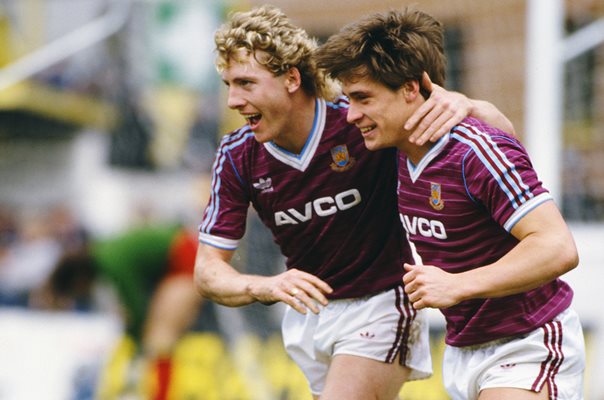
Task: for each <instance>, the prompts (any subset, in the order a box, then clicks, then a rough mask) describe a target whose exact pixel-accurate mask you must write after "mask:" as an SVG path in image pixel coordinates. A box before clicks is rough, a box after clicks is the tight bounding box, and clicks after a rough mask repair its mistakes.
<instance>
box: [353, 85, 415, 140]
mask: <svg viewBox="0 0 604 400" xmlns="http://www.w3.org/2000/svg"><path fill="white" fill-rule="evenodd" d="M414 87H415V88H416V89H418V87H417V83H415V84H414V83H413V82H409V83H406V84H404V85H403V86H402V87H401V88H400V89H398V90H392V89H390V88H388V87H386V86H384V85H382V84H380V83H378V82H376V81H374V80H372V79H370V78H369V77H367V76H357V77H355V78H354V79H349V80H344V81H342V89H343V92H344V94H346V96H348V98H349V100H350V107H349V108H348V116H347V120H348V122H349V123H351V124H354V125H356V126H357V127H358V128H359V129H360V130H361V134H362V135H363V139H364V140H365V146H366V147H367V148H368V149H369V150H378V149H383V148H386V147H398V148H401V146H403V145H405V144H406V142H407V137H408V136H409V134H410V132H407V131H405V130H404V129H403V126H404V124H405V122H406V121H407V119H408V118H409V117H410V116H411V114H412V113H413V111H415V109H416V108H417V107H418V106H419V105H418V101H419V100H418V93H417V90H415V91H414V90H413V88H414ZM419 97H421V96H419Z"/></svg>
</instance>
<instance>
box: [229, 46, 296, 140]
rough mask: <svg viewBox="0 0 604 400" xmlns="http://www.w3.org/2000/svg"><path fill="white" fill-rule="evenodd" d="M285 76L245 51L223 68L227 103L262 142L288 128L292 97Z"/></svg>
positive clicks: (274, 138)
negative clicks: (267, 67) (275, 73)
mask: <svg viewBox="0 0 604 400" xmlns="http://www.w3.org/2000/svg"><path fill="white" fill-rule="evenodd" d="M285 79H286V78H285V77H283V76H275V75H274V74H273V73H272V72H270V71H269V70H268V69H266V68H265V67H264V66H262V65H261V64H259V63H258V61H256V59H255V58H254V57H253V55H248V54H245V53H243V51H242V52H240V53H239V54H238V55H237V57H236V59H231V60H230V64H229V66H228V68H226V69H225V70H224V71H223V72H222V80H223V81H224V83H225V84H226V85H227V87H228V99H227V105H228V106H229V108H231V109H234V110H237V111H239V113H240V114H241V115H242V116H243V117H244V118H245V120H246V121H247V123H248V125H249V126H250V128H251V129H252V131H253V132H254V137H255V138H256V140H257V141H258V142H260V143H264V142H268V141H276V139H278V138H279V136H280V135H281V134H282V133H283V132H286V127H287V121H288V110H289V104H290V99H289V95H288V91H287V88H286V85H285Z"/></svg>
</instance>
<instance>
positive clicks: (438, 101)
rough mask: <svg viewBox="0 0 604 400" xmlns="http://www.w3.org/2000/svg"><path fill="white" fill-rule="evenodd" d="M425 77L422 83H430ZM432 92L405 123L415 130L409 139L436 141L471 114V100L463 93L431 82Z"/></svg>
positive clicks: (419, 142)
mask: <svg viewBox="0 0 604 400" xmlns="http://www.w3.org/2000/svg"><path fill="white" fill-rule="evenodd" d="M426 79H428V80H429V77H427V76H426V77H424V80H423V81H422V85H428V82H427V81H426ZM429 85H430V87H431V88H432V92H431V94H430V98H428V99H427V100H426V101H425V102H424V103H423V104H422V105H421V106H420V107H419V108H418V109H417V110H416V111H415V112H414V113H413V115H411V117H409V119H408V120H407V122H406V123H405V127H404V128H405V130H407V131H410V130H413V129H414V128H415V129H414V130H413V132H412V133H411V135H410V136H409V141H410V142H411V143H415V144H417V145H420V146H421V145H423V144H424V143H426V142H427V141H431V142H435V141H437V140H438V139H440V138H441V137H442V136H444V135H445V134H446V133H447V132H449V131H450V130H451V129H452V128H453V127H454V126H455V125H457V124H458V123H460V122H461V121H462V120H463V119H464V118H465V117H466V116H468V115H469V114H470V111H471V109H472V103H471V101H470V100H469V99H468V98H467V97H466V96H465V95H463V94H461V93H457V92H449V91H447V90H445V89H444V88H442V87H440V86H439V85H437V84H434V83H432V82H429Z"/></svg>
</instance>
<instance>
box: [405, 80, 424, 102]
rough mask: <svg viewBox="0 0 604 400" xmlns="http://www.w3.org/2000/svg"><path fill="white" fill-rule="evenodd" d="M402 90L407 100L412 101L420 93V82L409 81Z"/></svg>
mask: <svg viewBox="0 0 604 400" xmlns="http://www.w3.org/2000/svg"><path fill="white" fill-rule="evenodd" d="M402 90H403V95H404V96H405V100H407V101H408V102H410V103H411V102H413V101H415V99H416V98H417V96H419V95H420V86H419V82H418V81H416V80H411V81H407V82H405V83H404V84H403V87H402Z"/></svg>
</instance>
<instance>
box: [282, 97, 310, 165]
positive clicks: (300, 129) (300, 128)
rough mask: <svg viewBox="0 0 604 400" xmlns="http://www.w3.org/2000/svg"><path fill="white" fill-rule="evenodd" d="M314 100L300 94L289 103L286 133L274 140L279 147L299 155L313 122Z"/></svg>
mask: <svg viewBox="0 0 604 400" xmlns="http://www.w3.org/2000/svg"><path fill="white" fill-rule="evenodd" d="M315 107H316V106H315V98H314V97H311V96H307V95H306V94H302V93H300V96H299V97H298V98H297V99H296V100H295V101H293V102H292V103H291V107H290V108H289V112H288V121H289V122H288V125H287V132H284V133H283V134H282V135H280V136H279V139H278V140H275V144H276V145H278V146H279V147H281V148H283V149H285V150H287V151H289V152H292V153H294V154H300V152H301V151H302V149H303V148H304V145H305V144H306V140H307V139H308V136H309V135H310V131H311V129H312V127H313V124H314V121H315Z"/></svg>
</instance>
